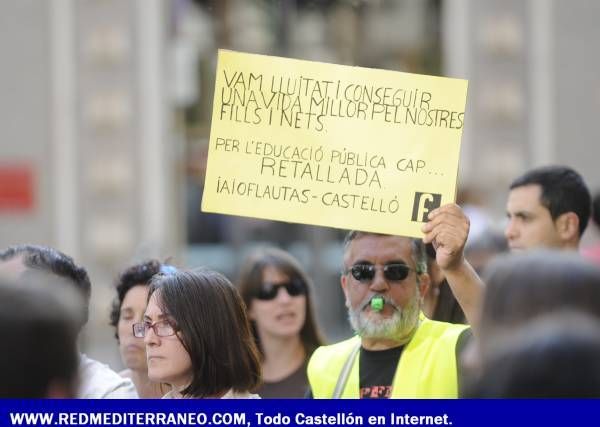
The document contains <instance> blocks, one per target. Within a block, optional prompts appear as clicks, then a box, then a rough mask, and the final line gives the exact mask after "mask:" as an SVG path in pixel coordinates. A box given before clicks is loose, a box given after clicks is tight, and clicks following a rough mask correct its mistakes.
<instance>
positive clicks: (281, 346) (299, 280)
mask: <svg viewBox="0 0 600 427" xmlns="http://www.w3.org/2000/svg"><path fill="white" fill-rule="evenodd" d="M238 286H239V289H240V292H241V294H242V298H243V299H244V302H245V303H246V306H247V307H248V315H249V318H250V320H251V324H252V332H253V333H254V339H255V340H256V343H257V344H258V348H259V350H260V355H261V364H262V372H263V385H262V386H261V388H260V389H258V393H259V394H260V395H261V396H262V397H267V398H272V397H280V398H298V397H303V396H304V395H305V393H306V391H307V388H308V380H307V377H306V363H307V362H308V358H309V357H310V355H311V354H312V352H313V351H314V350H315V349H316V348H317V347H319V346H320V345H322V343H323V340H322V338H321V334H320V333H319V330H318V328H317V324H316V322H315V316H314V314H313V305H312V302H311V298H310V290H311V286H312V285H311V283H310V279H309V278H308V276H307V275H306V273H305V272H304V271H303V270H302V267H300V264H299V263H298V261H296V259H294V258H293V257H292V256H291V255H289V254H288V253H286V252H284V251H281V250H279V249H276V248H266V249H261V250H257V251H255V252H254V253H252V254H251V255H250V256H249V257H248V258H247V260H246V262H245V264H244V266H243V267H242V270H241V273H240V277H239V280H238Z"/></svg>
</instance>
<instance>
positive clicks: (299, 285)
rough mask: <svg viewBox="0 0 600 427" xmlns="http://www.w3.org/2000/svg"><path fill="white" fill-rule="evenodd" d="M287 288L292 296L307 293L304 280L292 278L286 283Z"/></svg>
mask: <svg viewBox="0 0 600 427" xmlns="http://www.w3.org/2000/svg"><path fill="white" fill-rule="evenodd" d="M283 286H285V290H286V291H287V293H288V294H289V295H290V296H291V297H295V296H298V295H304V294H305V293H306V286H305V285H304V282H303V281H302V280H298V279H296V280H292V281H291V282H289V283H286V284H285V285H283Z"/></svg>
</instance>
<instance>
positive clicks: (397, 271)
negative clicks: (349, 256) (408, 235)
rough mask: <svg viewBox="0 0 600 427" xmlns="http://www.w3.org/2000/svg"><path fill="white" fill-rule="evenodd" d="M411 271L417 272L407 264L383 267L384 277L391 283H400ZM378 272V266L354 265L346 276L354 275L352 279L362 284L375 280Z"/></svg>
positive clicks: (347, 271)
mask: <svg viewBox="0 0 600 427" xmlns="http://www.w3.org/2000/svg"><path fill="white" fill-rule="evenodd" d="M411 270H413V271H416V270H414V269H413V268H410V267H409V266H408V265H406V264H400V263H394V264H386V265H384V266H383V277H385V279H386V280H389V281H390V282H400V281H402V280H404V279H406V278H407V277H408V274H409V273H410V271H411ZM376 272H377V266H376V265H373V264H354V265H353V266H352V267H350V268H349V269H348V270H346V274H348V273H350V274H352V277H354V278H355V279H356V280H358V281H359V282H362V283H366V282H370V281H371V280H373V278H374V277H375V273H376Z"/></svg>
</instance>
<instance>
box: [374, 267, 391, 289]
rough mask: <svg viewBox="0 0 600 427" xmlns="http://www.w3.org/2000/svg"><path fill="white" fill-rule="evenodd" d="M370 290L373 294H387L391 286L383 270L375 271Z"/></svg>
mask: <svg viewBox="0 0 600 427" xmlns="http://www.w3.org/2000/svg"><path fill="white" fill-rule="evenodd" d="M369 288H370V289H371V291H373V292H385V291H387V290H388V289H389V284H388V282H387V279H386V278H385V276H384V274H383V269H382V268H378V269H377V270H375V276H374V277H373V280H372V281H371V286H369Z"/></svg>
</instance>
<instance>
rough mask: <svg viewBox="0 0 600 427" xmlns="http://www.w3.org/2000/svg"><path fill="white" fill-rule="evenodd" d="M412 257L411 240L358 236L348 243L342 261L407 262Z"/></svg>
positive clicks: (396, 237)
mask: <svg viewBox="0 0 600 427" xmlns="http://www.w3.org/2000/svg"><path fill="white" fill-rule="evenodd" d="M411 255H412V239H411V238H409V237H404V236H389V235H379V234H364V235H360V236H358V237H357V238H355V239H354V240H352V241H351V242H350V244H349V245H348V247H347V249H346V252H345V254H344V260H345V261H350V262H354V261H356V260H357V259H358V258H360V259H361V260H374V261H373V262H374V263H375V262H377V260H379V261H381V260H391V259H394V260H408V258H410V257H411Z"/></svg>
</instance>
